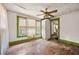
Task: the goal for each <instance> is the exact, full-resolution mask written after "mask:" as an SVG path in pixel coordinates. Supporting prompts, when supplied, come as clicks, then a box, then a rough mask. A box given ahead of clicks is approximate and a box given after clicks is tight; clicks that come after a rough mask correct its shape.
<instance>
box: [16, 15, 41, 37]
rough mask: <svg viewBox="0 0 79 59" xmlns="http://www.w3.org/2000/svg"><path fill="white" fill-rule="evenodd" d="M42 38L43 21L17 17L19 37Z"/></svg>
mask: <svg viewBox="0 0 79 59" xmlns="http://www.w3.org/2000/svg"><path fill="white" fill-rule="evenodd" d="M29 36H30V37H40V36H41V21H37V20H34V19H28V18H26V17H21V16H17V37H29Z"/></svg>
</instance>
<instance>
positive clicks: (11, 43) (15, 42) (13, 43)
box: [9, 38, 39, 47]
mask: <svg viewBox="0 0 79 59" xmlns="http://www.w3.org/2000/svg"><path fill="white" fill-rule="evenodd" d="M36 39H39V38H32V39H24V40H18V41H12V42H9V47H11V46H14V45H17V44H21V43H25V42H29V41H32V40H36Z"/></svg>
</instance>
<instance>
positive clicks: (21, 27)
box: [17, 16, 27, 37]
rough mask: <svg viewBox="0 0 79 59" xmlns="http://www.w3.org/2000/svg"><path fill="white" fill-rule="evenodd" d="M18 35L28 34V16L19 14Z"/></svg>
mask: <svg viewBox="0 0 79 59" xmlns="http://www.w3.org/2000/svg"><path fill="white" fill-rule="evenodd" d="M17 29H18V30H17V36H18V37H23V36H26V35H27V31H26V18H24V17H20V16H17Z"/></svg>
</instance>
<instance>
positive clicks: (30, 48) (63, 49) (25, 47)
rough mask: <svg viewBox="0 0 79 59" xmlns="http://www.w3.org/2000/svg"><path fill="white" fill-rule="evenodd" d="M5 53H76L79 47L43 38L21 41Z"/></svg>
mask: <svg viewBox="0 0 79 59" xmlns="http://www.w3.org/2000/svg"><path fill="white" fill-rule="evenodd" d="M6 54H7V55H77V54H79V48H78V47H75V46H70V45H65V44H63V43H59V42H57V41H46V40H43V39H38V40H34V41H31V42H26V43H22V44H19V45H15V46H12V47H10V48H9V49H8V50H7V52H6Z"/></svg>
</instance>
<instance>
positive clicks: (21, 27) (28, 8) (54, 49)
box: [0, 3, 79, 55]
mask: <svg viewBox="0 0 79 59" xmlns="http://www.w3.org/2000/svg"><path fill="white" fill-rule="evenodd" d="M0 55H79V4H78V3H1V4H0Z"/></svg>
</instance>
